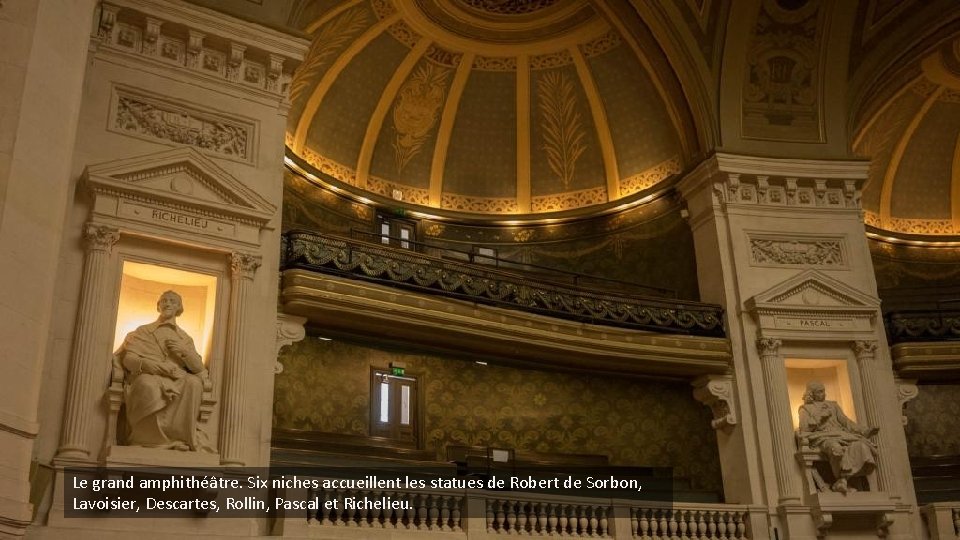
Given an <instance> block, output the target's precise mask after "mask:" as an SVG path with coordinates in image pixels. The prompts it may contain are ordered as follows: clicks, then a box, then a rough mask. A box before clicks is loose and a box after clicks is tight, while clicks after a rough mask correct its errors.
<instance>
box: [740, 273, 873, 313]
mask: <svg viewBox="0 0 960 540" xmlns="http://www.w3.org/2000/svg"><path fill="white" fill-rule="evenodd" d="M746 307H747V310H748V311H754V310H756V309H764V308H768V309H778V310H784V309H786V310H790V309H794V310H796V309H799V310H805V311H810V310H822V309H826V310H831V311H833V310H838V309H839V310H844V311H846V310H852V311H861V310H865V311H870V312H873V311H874V310H876V309H877V308H878V307H880V300H878V299H876V298H873V297H871V296H868V295H866V294H863V293H862V292H860V291H858V290H856V289H854V288H853V287H850V286H849V285H847V284H846V283H843V282H842V281H839V280H836V279H834V278H832V277H830V276H828V275H826V274H824V273H823V272H819V271H817V270H808V271H806V272H802V273H800V274H798V275H796V276H794V277H792V278H790V279H788V280H787V281H785V282H783V283H780V284H778V285H776V286H775V287H772V288H770V289H768V290H766V291H764V292H762V293H760V294H758V295H756V296H754V297H753V298H751V299H749V300H747V302H746Z"/></svg>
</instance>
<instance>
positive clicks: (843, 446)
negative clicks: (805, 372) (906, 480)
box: [800, 401, 876, 480]
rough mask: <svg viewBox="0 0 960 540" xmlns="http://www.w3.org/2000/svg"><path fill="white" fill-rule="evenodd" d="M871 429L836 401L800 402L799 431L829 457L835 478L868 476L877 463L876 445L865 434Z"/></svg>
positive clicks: (814, 446)
mask: <svg viewBox="0 0 960 540" xmlns="http://www.w3.org/2000/svg"><path fill="white" fill-rule="evenodd" d="M868 432H869V429H867V428H865V427H863V426H860V425H859V424H857V423H856V422H854V421H853V420H850V419H849V418H847V415H845V414H843V411H842V410H841V409H840V406H839V405H837V402H836V401H815V402H813V403H806V404H804V405H801V406H800V435H801V436H803V437H805V438H806V439H807V441H808V444H809V445H810V447H811V448H818V449H819V450H820V452H821V453H822V454H823V455H824V457H826V458H827V459H828V460H829V461H830V467H831V469H832V470H833V475H834V478H835V479H836V480H839V479H841V478H850V477H855V476H866V475H868V474H870V473H871V472H872V471H873V469H874V467H876V461H875V458H874V448H873V445H872V444H871V443H870V441H868V440H867V439H866V438H864V435H866V434H867V433H868Z"/></svg>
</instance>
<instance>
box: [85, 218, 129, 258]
mask: <svg viewBox="0 0 960 540" xmlns="http://www.w3.org/2000/svg"><path fill="white" fill-rule="evenodd" d="M119 240H120V230H119V229H117V228H115V227H108V226H106V225H98V224H96V223H87V224H86V225H84V227H83V242H84V244H85V245H86V247H87V250H89V251H106V252H107V253H109V252H110V250H111V249H113V246H114V244H116V243H117V241H119Z"/></svg>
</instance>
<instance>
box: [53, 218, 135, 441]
mask: <svg viewBox="0 0 960 540" xmlns="http://www.w3.org/2000/svg"><path fill="white" fill-rule="evenodd" d="M119 239H120V232H119V231H118V230H117V229H114V228H113V227H107V226H105V225H96V224H94V223H87V224H86V225H85V226H84V230H83V240H84V243H85V244H86V256H85V260H84V263H83V284H82V285H81V291H80V311H79V313H78V315H77V326H76V331H75V335H74V339H73V362H71V364H70V375H69V379H68V382H67V401H66V410H65V412H64V421H63V432H62V434H61V437H60V448H59V450H58V451H57V458H60V459H82V460H85V459H90V457H91V456H90V446H89V440H88V433H87V431H88V427H89V423H90V419H91V417H92V416H93V410H94V407H95V405H96V402H97V401H98V400H99V399H100V397H101V392H98V390H100V391H102V390H104V389H105V384H104V382H105V381H104V380H103V377H102V375H103V373H104V370H103V369H102V368H103V366H104V364H107V363H109V362H110V349H109V347H107V346H106V345H107V343H106V341H105V338H104V335H105V334H104V328H103V326H104V322H105V321H106V317H105V315H106V309H105V306H104V302H105V299H106V298H109V297H110V295H108V294H107V291H106V286H107V276H108V273H109V268H108V265H109V261H110V251H111V250H112V249H113V245H114V244H116V243H117V240H119Z"/></svg>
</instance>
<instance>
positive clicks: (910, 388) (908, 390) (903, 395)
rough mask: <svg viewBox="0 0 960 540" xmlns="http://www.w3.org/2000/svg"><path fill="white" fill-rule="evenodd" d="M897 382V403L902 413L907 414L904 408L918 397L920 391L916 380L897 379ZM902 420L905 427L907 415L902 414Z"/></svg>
mask: <svg viewBox="0 0 960 540" xmlns="http://www.w3.org/2000/svg"><path fill="white" fill-rule="evenodd" d="M895 382H896V384H897V402H898V403H899V404H900V411H901V412H905V410H904V407H906V406H907V403H908V402H910V401H912V400H913V399H914V398H916V397H917V394H919V393H920V389H919V388H918V387H917V380H916V379H896V381H895ZM900 418H901V420H902V421H903V425H907V415H906V414H902V415H901V417H900Z"/></svg>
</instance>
